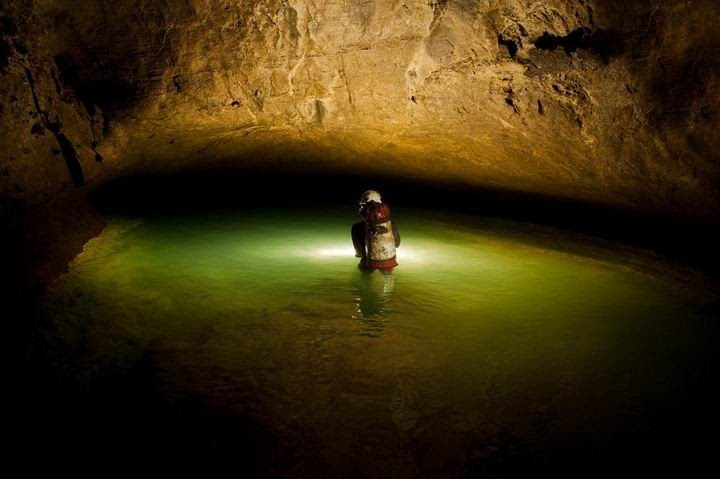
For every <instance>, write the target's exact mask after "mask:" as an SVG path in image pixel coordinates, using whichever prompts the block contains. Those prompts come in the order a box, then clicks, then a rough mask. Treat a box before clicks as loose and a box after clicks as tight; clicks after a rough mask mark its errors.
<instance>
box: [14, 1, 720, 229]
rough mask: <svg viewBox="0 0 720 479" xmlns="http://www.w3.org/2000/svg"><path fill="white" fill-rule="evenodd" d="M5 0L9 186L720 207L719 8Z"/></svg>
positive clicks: (33, 190) (695, 212)
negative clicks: (294, 189) (211, 181)
mask: <svg viewBox="0 0 720 479" xmlns="http://www.w3.org/2000/svg"><path fill="white" fill-rule="evenodd" d="M6 3H7V6H6V7H5V10H4V11H3V12H2V18H3V20H2V48H1V49H0V51H1V52H2V56H1V57H0V68H2V73H0V76H1V80H2V81H0V96H1V97H2V100H1V101H2V113H1V114H2V122H1V124H0V125H1V126H0V128H1V135H0V138H1V139H0V150H2V155H3V157H2V168H0V195H2V196H7V197H12V198H23V199H31V200H36V199H39V198H41V197H42V195H44V194H52V193H54V192H56V191H58V190H60V189H62V188H64V187H66V185H70V184H73V183H75V184H80V183H83V182H88V183H90V184H97V183H98V182H99V181H101V180H102V179H107V178H112V177H114V176H115V175H116V174H117V173H118V172H129V171H132V170H133V169H135V168H137V169H142V170H145V171H162V172H168V171H173V170H175V169H178V168H183V167H186V166H192V165H198V164H204V165H209V164H217V165H218V166H221V167H226V166H228V165H230V166H233V167H248V168H253V167H254V166H255V165H257V164H263V165H272V164H277V165H280V166H282V167H284V168H286V169H288V170H292V169H307V168H320V169H328V170H337V171H348V172H361V173H373V172H378V173H390V174H395V175H400V176H410V177H419V178H426V179H428V178H429V179H438V180H443V181H448V182H460V183H466V184H469V185H472V186H476V187H492V188H502V189H508V190H513V191H524V192H533V193H540V194H547V195H550V196H555V197H561V198H572V199H580V200H584V201H591V202H599V203H605V204H609V205H613V206H621V207H632V208H637V209H640V210H644V211H653V212H661V213H663V214H675V215H682V216H685V217H687V216H702V217H705V218H717V217H718V212H719V204H720V193H719V191H718V188H717V182H718V172H719V171H720V165H719V164H718V161H717V154H716V151H717V150H718V146H720V145H719V143H720V140H718V135H717V134H716V132H717V130H718V126H720V125H718V123H719V122H718V115H717V112H718V108H720V97H719V96H718V93H717V88H714V87H713V85H716V84H717V82H718V79H719V78H720V75H719V74H718V70H719V69H718V60H717V59H716V58H715V56H714V54H713V53H712V52H714V50H715V48H714V47H715V46H717V45H718V42H719V41H720V36H719V34H718V33H717V29H716V26H715V24H714V22H713V20H712V19H714V18H717V16H718V13H720V12H719V7H718V4H717V2H715V1H714V0H702V1H697V2H690V3H689V2H684V1H677V0H672V1H667V0H663V1H660V0H654V1H648V2H643V3H642V4H640V3H639V2H627V1H615V0H613V1H605V0H604V1H599V0H598V1H589V2H582V1H569V0H553V1H548V2H531V1H529V0H527V1H520V0H514V1H509V0H503V1H500V0H491V1H483V2H475V1H473V2H470V1H459V0H447V1H444V0H397V1H391V0H388V1H380V0H378V1H372V0H353V1H349V2H324V3H313V2H309V3H308V2H301V1H294V0H291V1H280V0H256V1H247V2H246V1H243V2H237V1H214V2H201V1H187V2H142V1H126V2H113V3H108V2H101V1H89V2H75V1H70V0H67V1H50V0H45V1H40V0H37V1H9V2H6ZM53 128H55V129H56V131H52V129H53ZM62 137H64V138H66V140H67V141H66V143H65V144H64V146H63V144H60V143H62V142H63V140H62V139H59V138H62Z"/></svg>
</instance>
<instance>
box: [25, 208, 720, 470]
mask: <svg viewBox="0 0 720 479" xmlns="http://www.w3.org/2000/svg"><path fill="white" fill-rule="evenodd" d="M394 218H395V220H396V221H397V224H398V226H399V229H400V231H401V233H402V238H403V239H402V244H401V246H400V248H399V251H398V260H399V267H397V268H396V269H395V270H393V271H392V272H391V273H382V272H379V271H376V272H372V273H369V272H366V271H362V270H360V269H358V267H357V263H358V260H357V258H355V257H354V252H353V249H352V245H351V242H350V234H349V230H350V225H351V224H352V223H353V222H354V221H356V212H355V210H354V209H353V208H352V206H350V207H337V206H334V205H330V206H328V205H323V206H321V207H313V208H298V207H294V208H293V207H290V208H264V209H244V210H234V209H225V210H220V209H215V210H204V211H202V212H198V211H183V212H177V211H176V212H172V213H153V214H147V215H136V216H130V215H124V216H123V215H109V216H107V217H106V221H107V227H106V228H105V230H104V231H103V232H102V234H101V235H100V236H99V237H97V238H95V239H92V240H91V241H90V242H88V243H87V244H86V245H85V247H84V250H83V252H82V253H81V254H80V255H79V256H78V257H77V258H76V259H75V260H74V261H73V262H72V264H71V265H70V269H69V272H68V273H67V274H65V275H63V276H62V277H60V278H59V279H58V280H57V281H55V282H54V283H53V284H52V285H51V286H50V287H49V288H48V291H47V293H46V294H45V296H44V298H43V299H42V301H41V302H40V303H39V305H38V306H37V310H36V313H35V323H36V326H37V327H36V329H37V333H36V335H35V337H34V339H33V347H32V348H31V352H30V358H31V362H34V363H35V364H36V365H37V366H36V368H37V375H39V376H40V377H43V378H49V379H48V381H47V383H48V384H53V385H54V386H48V387H49V388H51V389H52V394H53V401H50V402H51V403H52V404H46V405H44V406H43V407H45V408H46V409H48V412H47V417H45V419H48V418H50V417H52V421H54V422H55V423H57V424H56V426H57V428H56V430H57V431H67V430H73V431H75V432H76V433H77V437H78V438H81V439H75V440H77V441H79V443H80V444H83V445H84V447H88V448H90V449H92V450H102V451H104V452H105V453H108V451H116V450H125V449H129V450H131V451H134V452H135V453H142V452H143V451H144V453H147V454H153V455H154V454H160V453H161V451H166V452H167V451H175V452H177V451H190V452H191V453H192V454H196V453H197V452H198V450H200V449H202V450H203V451H211V452H212V451H215V452H216V453H217V454H230V457H234V458H235V459H236V460H237V464H238V465H239V466H242V467H244V468H245V470H247V471H255V472H257V473H258V474H261V475H278V476H284V477H293V476H295V477H297V476H305V477H321V476H323V475H326V474H328V471H330V475H342V476H345V477H350V476H352V477H364V476H368V477H369V476H373V477H378V476H388V477H391V476H396V477H398V476H401V477H410V476H413V475H418V474H419V475H422V476H438V477H458V476H468V475H473V474H474V473H480V472H487V471H490V472H492V471H496V470H497V471H507V470H515V469H522V468H525V467H534V466H537V465H543V464H555V463H558V464H559V463H562V464H565V465H566V466H567V465H568V464H574V463H583V464H593V463H595V464H605V465H606V462H605V461H606V460H608V458H612V461H614V462H618V461H620V460H624V459H632V460H637V461H638V462H642V461H643V460H644V458H647V457H655V459H654V460H655V461H656V464H662V463H663V461H664V460H665V459H663V454H665V453H667V452H668V451H672V454H674V455H675V456H677V455H678V454H682V455H683V457H692V456H693V454H698V455H700V454H702V447H703V446H702V444H699V443H700V442H701V441H700V439H699V437H697V428H698V427H699V426H698V425H697V421H698V420H700V419H702V420H703V421H706V422H707V424H711V423H713V421H715V420H716V414H715V413H713V412H711V411H712V407H711V403H712V401H713V397H714V396H712V395H711V394H709V392H708V391H706V389H707V387H708V386H707V385H708V384H710V383H713V382H714V377H713V371H714V366H715V364H716V356H717V354H716V349H715V350H714V349H713V348H714V347H715V340H716V339H717V326H716V321H715V319H716V316H715V315H716V313H717V310H716V304H717V303H716V300H717V298H716V296H715V295H714V294H713V292H712V288H707V287H705V286H704V285H703V284H702V282H701V281H695V282H693V281H691V280H690V279H689V278H691V275H688V274H687V273H684V274H683V275H681V276H678V275H674V274H673V266H669V265H665V266H662V265H660V262H659V260H658V259H657V258H653V257H650V256H648V255H646V254H645V253H643V252H641V251H636V250H631V249H623V248H621V247H619V246H618V245H612V247H610V246H609V245H608V244H606V243H603V242H601V241H599V240H597V241H596V240H593V239H591V238H587V237H581V236H577V235H570V234H568V233H563V232H560V231H557V230H552V229H548V228H542V227H538V226H532V225H528V224H523V223H514V222H511V221H503V220H497V219H483V218H474V217H468V216H462V215H459V214H447V213H443V212H439V211H430V210H420V209H411V208H397V209H396V210H395V211H394ZM679 277H682V278H683V279H678V278H679ZM45 419H38V421H40V420H45ZM62 434H65V433H64V432H63V433H62ZM60 435H61V433H60V432H56V433H55V436H54V435H53V434H52V433H50V434H49V435H47V436H46V437H45V438H44V440H45V441H49V442H52V441H57V442H58V443H61V442H63V441H66V440H67V439H66V438H63V439H60V437H59V436H60ZM68 447H70V446H68ZM149 451H150V452H149ZM675 456H672V455H671V456H667V457H675ZM379 471H382V472H381V473H380V472H379Z"/></svg>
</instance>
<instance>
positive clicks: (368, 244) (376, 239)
mask: <svg viewBox="0 0 720 479" xmlns="http://www.w3.org/2000/svg"><path fill="white" fill-rule="evenodd" d="M359 205H360V211H359V213H360V216H361V217H362V219H363V220H362V221H361V222H359V223H355V224H354V225H353V226H352V230H351V235H352V241H353V246H354V247H355V256H356V257H358V258H360V264H359V265H358V267H360V268H361V269H371V270H372V269H380V270H391V269H393V268H394V267H395V266H397V264H398V263H397V259H396V256H395V250H396V248H398V247H399V246H400V233H399V232H398V229H397V226H395V222H394V221H392V220H391V219H390V207H389V206H388V204H387V203H383V202H382V198H381V197H380V193H378V192H377V191H375V190H368V191H366V192H365V193H363V194H362V196H361V197H360V203H359Z"/></svg>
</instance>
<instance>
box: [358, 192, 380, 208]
mask: <svg viewBox="0 0 720 479" xmlns="http://www.w3.org/2000/svg"><path fill="white" fill-rule="evenodd" d="M371 201H374V202H375V203H382V198H381V197H380V193H378V192H377V191H375V190H367V191H366V192H365V193H363V194H362V196H361V197H360V206H363V205H365V204H366V203H370V202H371Z"/></svg>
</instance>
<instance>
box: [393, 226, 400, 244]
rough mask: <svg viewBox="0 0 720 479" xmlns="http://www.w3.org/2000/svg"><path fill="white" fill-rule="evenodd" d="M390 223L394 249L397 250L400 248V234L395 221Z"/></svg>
mask: <svg viewBox="0 0 720 479" xmlns="http://www.w3.org/2000/svg"><path fill="white" fill-rule="evenodd" d="M391 223H392V230H393V236H394V237H395V247H396V248H397V247H398V246H400V232H399V231H398V228H397V224H395V220H392V221H391Z"/></svg>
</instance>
